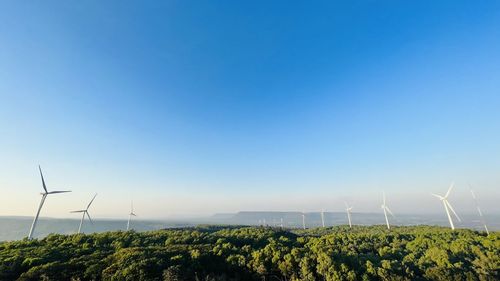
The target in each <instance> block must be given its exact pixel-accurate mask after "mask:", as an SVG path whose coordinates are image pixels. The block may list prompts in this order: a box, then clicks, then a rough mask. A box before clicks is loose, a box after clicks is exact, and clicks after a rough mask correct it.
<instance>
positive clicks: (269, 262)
mask: <svg viewBox="0 0 500 281" xmlns="http://www.w3.org/2000/svg"><path fill="white" fill-rule="evenodd" d="M0 280H500V232H493V233H491V234H490V235H489V236H486V235H485V233H482V232H477V231H473V230H465V229H462V230H458V231H451V230H449V229H447V228H442V227H429V226H415V227H395V228H394V229H391V231H388V230H386V229H385V228H383V227H382V226H369V227H361V226H358V227H354V228H353V229H349V228H348V227H345V226H338V227H331V228H326V229H323V228H315V229H309V230H305V231H303V230H282V229H279V228H264V227H224V226H199V227H195V228H182V229H170V230H160V231H151V232H133V231H129V232H125V231H118V232H105V233H96V234H90V235H84V234H78V235H77V234H75V235H58V234H53V235H49V236H48V237H46V238H44V239H41V240H32V241H28V240H20V241H13V242H3V243H0Z"/></svg>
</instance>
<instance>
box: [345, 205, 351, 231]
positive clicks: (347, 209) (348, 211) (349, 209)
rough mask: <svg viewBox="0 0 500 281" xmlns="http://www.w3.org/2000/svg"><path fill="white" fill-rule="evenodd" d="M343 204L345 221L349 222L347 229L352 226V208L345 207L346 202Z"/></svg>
mask: <svg viewBox="0 0 500 281" xmlns="http://www.w3.org/2000/svg"><path fill="white" fill-rule="evenodd" d="M344 203H345V211H346V212H347V220H348V221H349V227H350V228H352V224H351V211H352V207H349V205H347V202H344Z"/></svg>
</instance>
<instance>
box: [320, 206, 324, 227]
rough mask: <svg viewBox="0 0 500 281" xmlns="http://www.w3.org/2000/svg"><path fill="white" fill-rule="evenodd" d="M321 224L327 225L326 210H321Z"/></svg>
mask: <svg viewBox="0 0 500 281" xmlns="http://www.w3.org/2000/svg"><path fill="white" fill-rule="evenodd" d="M321 225H322V226H323V227H325V210H321Z"/></svg>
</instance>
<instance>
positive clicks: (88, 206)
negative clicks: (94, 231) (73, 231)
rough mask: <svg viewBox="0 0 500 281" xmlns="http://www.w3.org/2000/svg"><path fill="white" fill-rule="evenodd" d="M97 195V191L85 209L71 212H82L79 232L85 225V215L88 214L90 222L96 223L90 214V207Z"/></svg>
mask: <svg viewBox="0 0 500 281" xmlns="http://www.w3.org/2000/svg"><path fill="white" fill-rule="evenodd" d="M96 196H97V193H96V194H95V195H94V197H92V200H90V203H89V204H88V205H87V208H85V209H84V210H78V211H71V212H70V213H82V219H81V220H80V226H79V227H78V233H81V232H82V225H83V221H84V220H85V215H87V217H88V218H89V221H90V223H92V224H94V222H93V221H92V219H91V218H90V215H89V208H90V205H92V202H94V199H95V197H96Z"/></svg>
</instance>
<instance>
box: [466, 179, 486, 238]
mask: <svg viewBox="0 0 500 281" xmlns="http://www.w3.org/2000/svg"><path fill="white" fill-rule="evenodd" d="M469 186H470V185H469ZM470 193H471V194H472V199H474V203H475V204H476V208H477V211H478V213H479V218H480V219H481V222H482V223H483V226H484V229H485V230H486V234H487V235H490V232H489V231H488V227H487V226H486V220H485V219H484V216H483V212H481V208H479V204H478V203H477V198H476V194H474V191H473V190H472V186H471V190H470Z"/></svg>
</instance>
